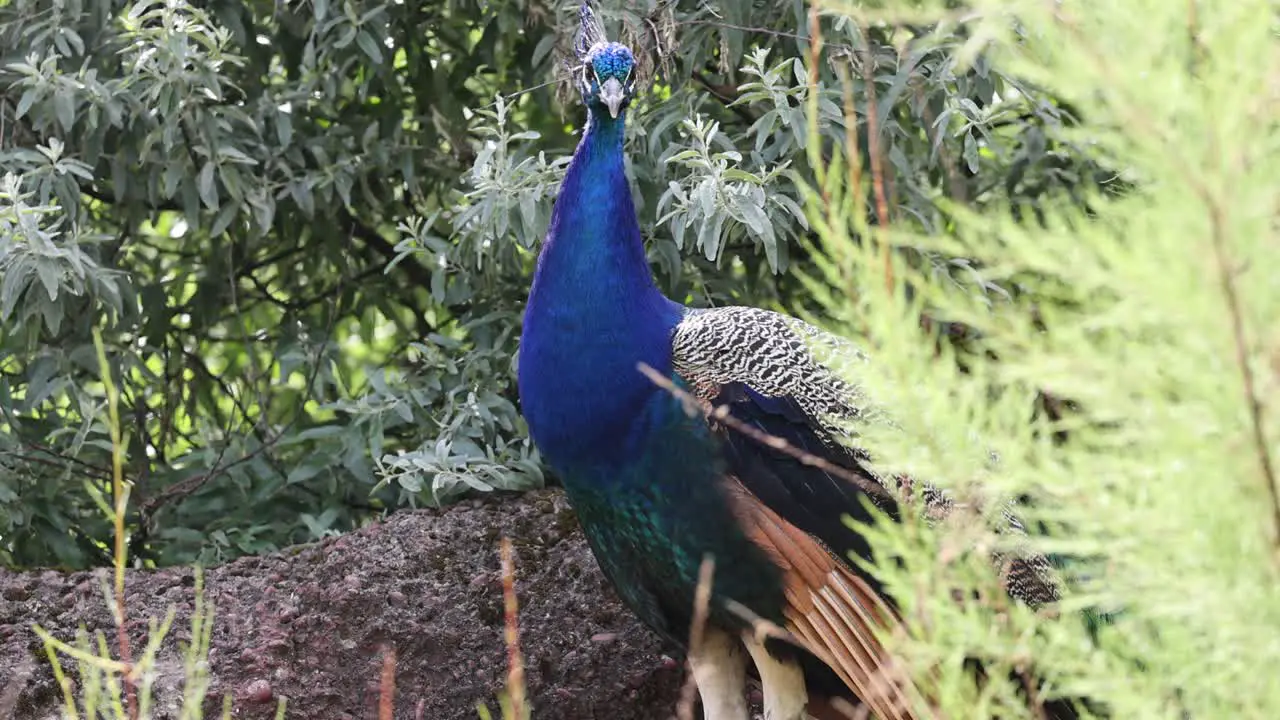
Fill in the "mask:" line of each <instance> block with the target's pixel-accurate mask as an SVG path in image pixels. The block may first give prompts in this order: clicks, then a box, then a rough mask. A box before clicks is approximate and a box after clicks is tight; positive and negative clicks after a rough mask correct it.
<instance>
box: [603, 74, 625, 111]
mask: <svg viewBox="0 0 1280 720" xmlns="http://www.w3.org/2000/svg"><path fill="white" fill-rule="evenodd" d="M625 99H626V98H625V97H624V96H623V93H622V83H620V82H618V79H617V78H609V79H608V80H605V81H604V84H602V85H601V86H600V102H602V103H604V104H605V107H607V108H609V117H611V118H613V119H615V120H616V119H617V118H618V111H619V110H621V109H622V101H623V100H625Z"/></svg>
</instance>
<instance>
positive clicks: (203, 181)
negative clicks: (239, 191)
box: [196, 160, 218, 210]
mask: <svg viewBox="0 0 1280 720" xmlns="http://www.w3.org/2000/svg"><path fill="white" fill-rule="evenodd" d="M214 170H215V168H214V165H213V161H212V160H207V161H205V164H204V167H202V168H200V176H199V178H198V179H197V185H196V187H197V189H198V190H199V191H200V200H201V201H203V202H204V205H205V207H207V208H209V209H210V210H217V209H218V186H217V184H216V182H215V179H214Z"/></svg>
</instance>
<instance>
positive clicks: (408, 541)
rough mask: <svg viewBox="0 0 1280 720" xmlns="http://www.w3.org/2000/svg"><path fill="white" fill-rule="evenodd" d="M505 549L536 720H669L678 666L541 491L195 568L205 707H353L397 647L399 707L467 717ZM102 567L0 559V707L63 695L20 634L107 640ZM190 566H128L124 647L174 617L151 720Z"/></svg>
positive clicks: (499, 677)
mask: <svg viewBox="0 0 1280 720" xmlns="http://www.w3.org/2000/svg"><path fill="white" fill-rule="evenodd" d="M504 534H505V535H507V536H509V537H511V538H512V541H513V544H514V546H515V549H516V563H517V573H516V575H517V581H516V582H517V584H516V590H517V593H518V596H519V599H520V604H521V607H520V635H521V643H522V646H523V651H524V655H525V663H526V675H527V681H528V687H529V696H530V699H531V702H532V705H533V708H534V717H535V718H539V720H541V719H543V718H564V719H566V720H570V719H573V720H578V719H588V718H608V719H609V720H627V719H629V718H636V719H637V720H638V719H640V718H645V719H646V720H651V719H653V718H666V717H669V716H671V714H672V708H674V707H675V698H676V695H677V694H678V686H679V683H680V681H681V676H682V673H681V670H680V669H679V667H678V666H677V665H676V664H675V663H674V662H672V661H670V660H669V659H667V658H665V657H664V655H663V653H664V652H670V648H664V647H663V646H662V645H661V644H660V643H659V641H658V640H657V639H656V638H655V637H654V636H653V635H652V634H650V633H649V632H648V631H646V630H645V629H644V628H643V627H642V626H640V625H639V624H638V623H637V621H636V620H635V619H634V618H633V617H632V615H631V614H630V613H629V612H628V611H627V610H626V609H625V608H623V607H622V605H621V604H620V602H619V601H618V599H617V598H616V597H615V595H614V593H613V591H612V590H610V589H609V587H608V585H607V583H606V582H605V580H604V577H603V576H602V575H601V574H600V570H599V569H598V567H597V566H596V563H595V560H594V559H593V558H592V557H591V553H590V551H589V549H588V548H587V546H586V542H585V541H584V540H583V538H582V534H581V533H580V532H579V530H578V525H577V522H576V520H575V519H574V516H573V512H572V511H571V510H570V509H569V507H568V505H567V503H566V502H565V500H564V497H563V496H562V495H561V494H560V493H559V492H557V491H553V490H547V491H540V492H536V493H528V494H524V495H520V496H508V497H493V498H489V499H486V500H482V501H479V500H478V501H469V502H467V503H464V504H461V505H458V506H454V507H451V508H449V509H447V510H443V511H418V512H401V513H397V514H395V515H393V516H392V517H390V518H389V519H388V520H386V521H385V522H381V523H378V524H376V525H372V526H370V527H367V528H363V529H361V530H359V531H356V532H353V533H350V534H348V535H344V536H342V537H338V538H333V539H330V540H327V541H325V542H322V543H316V544H313V545H306V546H299V547H294V548H289V549H287V550H285V551H283V552H280V553H276V554H274V555H268V556H263V557H253V558H244V559H241V560H238V561H236V562H233V563H229V564H227V565H223V566H220V567H216V568H211V569H209V570H208V571H207V572H206V573H205V596H206V598H207V599H208V600H209V601H211V602H213V603H214V605H215V607H216V612H217V615H216V618H215V627H214V630H213V639H212V648H213V649H212V652H211V653H210V665H211V671H212V675H213V685H212V687H211V689H210V693H209V696H208V698H209V699H208V702H207V708H206V709H207V710H208V711H209V713H208V716H209V717H219V716H220V715H219V714H218V712H217V711H219V710H220V709H221V705H222V697H223V695H225V694H227V693H231V695H232V696H233V698H234V701H235V712H234V716H235V717H237V718H266V717H272V716H273V713H274V709H275V702H276V700H275V699H276V698H277V697H279V696H284V697H287V698H288V701H289V705H288V707H289V711H288V717H290V718H316V719H317V720H325V719H328V718H335V719H339V718H369V717H374V708H375V707H376V704H377V701H378V677H379V668H380V666H381V658H382V655H383V652H384V648H386V647H394V648H395V651H396V655H397V671H396V699H395V705H396V712H395V717H397V718H424V719H425V720H436V719H439V720H449V719H452V718H468V719H474V718H477V717H478V716H477V714H476V709H475V708H476V705H477V703H488V704H489V705H490V707H492V708H496V701H495V700H494V698H495V694H496V692H497V691H498V690H499V689H500V688H501V687H502V684H503V681H504V678H505V672H506V670H505V663H506V657H505V652H506V651H505V647H504V645H503V639H502V588H501V581H500V574H499V560H498V540H499V538H500V537H501V536H502V535H504ZM100 577H105V575H103V574H102V573H100V572H99V573H75V574H69V575H68V574H63V573H58V572H53V571H44V572H30V573H11V572H5V571H3V570H0V717H10V716H13V717H17V718H23V719H25V718H54V717H57V713H58V708H59V707H60V702H61V695H60V693H59V692H58V691H57V688H56V685H55V684H54V680H53V675H52V672H51V671H50V668H49V664H48V662H47V661H46V660H44V653H43V648H42V646H41V645H40V643H39V641H38V639H37V638H36V636H35V633H34V632H32V630H31V624H32V623H33V622H36V623H40V624H41V625H42V626H43V627H45V628H47V629H49V630H50V631H52V632H53V633H54V635H55V636H57V637H59V638H61V639H64V640H71V639H72V638H73V637H74V633H75V629H76V628H77V627H78V626H79V625H80V624H84V625H85V626H86V627H87V628H88V629H89V630H90V631H91V632H92V631H94V630H102V631H104V632H105V633H106V635H107V637H108V638H111V639H112V641H113V651H114V637H115V634H114V626H113V625H112V622H111V618H110V614H109V610H108V607H107V605H106V603H105V602H104V600H103V596H102V592H101V589H100V588H101V580H100ZM193 584H194V574H193V572H192V571H191V570H190V569H188V568H173V569H165V570H159V571H130V573H129V577H128V584H127V588H128V589H127V595H126V597H127V605H128V615H129V623H128V627H129V629H130V637H131V640H132V645H133V647H134V648H138V647H140V646H141V645H142V643H143V642H144V641H145V635H146V626H147V619H148V618H157V619H160V618H163V617H164V614H165V612H166V610H167V609H168V607H169V606H171V605H172V606H175V607H176V608H177V620H176V622H175V623H174V628H173V630H172V631H171V632H170V634H169V637H168V639H167V640H166V642H165V645H164V649H163V650H162V652H161V655H160V667H161V668H171V669H172V673H169V672H165V676H164V677H162V678H160V679H159V680H158V682H157V683H156V685H157V687H158V688H159V691H158V703H157V707H158V708H160V710H159V711H158V712H157V714H156V716H157V717H175V716H176V710H177V701H178V699H179V697H180V696H179V695H178V693H179V692H180V689H179V688H178V687H177V685H178V683H179V681H180V680H181V677H182V661H181V657H180V656H179V655H178V652H177V641H179V640H183V641H185V640H187V639H188V638H187V634H188V633H189V629H190V615H191V612H192V606H193V598H194V593H193Z"/></svg>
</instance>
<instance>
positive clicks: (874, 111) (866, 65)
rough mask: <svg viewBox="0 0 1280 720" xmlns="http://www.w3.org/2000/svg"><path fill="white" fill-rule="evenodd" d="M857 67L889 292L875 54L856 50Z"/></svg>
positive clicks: (890, 276)
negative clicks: (864, 96) (862, 89)
mask: <svg viewBox="0 0 1280 720" xmlns="http://www.w3.org/2000/svg"><path fill="white" fill-rule="evenodd" d="M859 55H860V56H861V58H860V60H861V61H860V62H859V63H858V64H859V65H861V66H862V78H863V85H864V86H865V88H866V91H867V154H868V155H870V156H871V185H872V187H873V188H874V189H875V194H876V223H877V225H878V226H879V227H878V229H877V232H876V234H877V235H879V236H880V237H879V243H880V253H881V255H882V256H883V259H884V286H885V290H887V291H889V292H892V291H893V264H892V260H891V254H890V251H889V242H888V240H887V239H886V238H885V237H884V232H885V229H886V228H888V227H889V203H888V201H887V200H886V199H885V190H884V186H885V176H884V160H883V158H881V157H880V120H879V117H878V114H879V112H880V111H879V109H878V108H877V104H876V78H875V67H874V64H875V55H873V54H872V53H870V52H868V51H867V50H866V49H865V48H864V49H862V50H860V51H859Z"/></svg>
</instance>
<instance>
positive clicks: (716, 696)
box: [689, 627, 748, 720]
mask: <svg viewBox="0 0 1280 720" xmlns="http://www.w3.org/2000/svg"><path fill="white" fill-rule="evenodd" d="M745 661H746V659H745V658H744V657H743V656H742V648H741V647H740V646H739V645H738V641H737V638H735V637H734V636H732V635H730V634H729V633H726V632H724V631H723V630H717V629H715V628H710V627H709V628H707V629H706V633H705V634H704V635H703V637H702V644H701V645H700V647H699V648H698V652H697V653H694V654H691V655H690V656H689V664H690V666H692V668H693V679H694V681H695V682H696V683H697V684H698V694H699V695H701V696H702V715H703V717H704V718H705V719H706V720H747V717H748V715H747V700H746V695H745V693H746V689H747V668H746V662H745Z"/></svg>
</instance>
